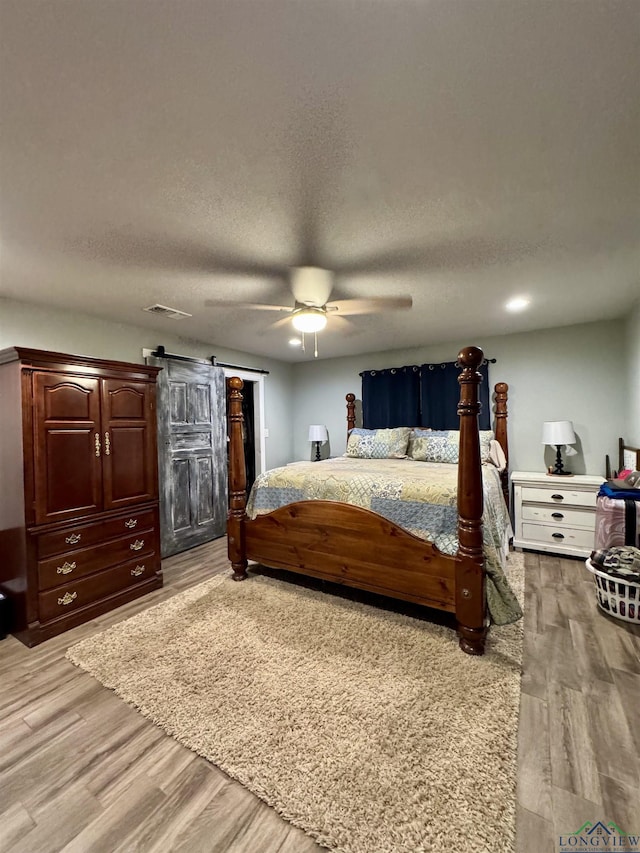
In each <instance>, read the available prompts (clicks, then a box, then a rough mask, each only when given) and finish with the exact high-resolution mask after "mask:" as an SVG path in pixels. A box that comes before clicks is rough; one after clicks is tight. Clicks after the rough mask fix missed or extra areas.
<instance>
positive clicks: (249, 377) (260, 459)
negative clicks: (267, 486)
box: [222, 367, 268, 476]
mask: <svg viewBox="0 0 640 853" xmlns="http://www.w3.org/2000/svg"><path fill="white" fill-rule="evenodd" d="M222 369H223V370H224V375H225V379H228V378H229V377H230V376H237V377H239V378H240V379H242V381H243V382H253V383H255V384H256V385H257V386H258V387H257V391H258V394H257V395H256V394H255V390H256V389H254V395H253V404H254V413H255V414H254V419H255V434H256V437H257V438H258V441H256V443H255V455H256V476H257V475H258V474H264V472H265V471H266V470H267V466H266V454H267V437H268V431H267V429H266V428H265V417H264V380H265V375H264V373H255V372H254V371H253V370H241V369H240V368H237V367H223V368H222Z"/></svg>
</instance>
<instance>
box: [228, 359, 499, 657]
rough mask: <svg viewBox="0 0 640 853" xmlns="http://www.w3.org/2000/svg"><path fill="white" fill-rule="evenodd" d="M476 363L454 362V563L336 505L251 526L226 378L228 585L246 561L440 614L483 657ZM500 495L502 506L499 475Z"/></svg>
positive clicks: (381, 521) (351, 402) (293, 507)
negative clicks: (456, 400) (443, 613)
mask: <svg viewBox="0 0 640 853" xmlns="http://www.w3.org/2000/svg"><path fill="white" fill-rule="evenodd" d="M482 360H483V352H482V350H481V349H479V348H478V347H466V348H465V349H463V350H462V351H461V352H460V353H459V355H458V363H459V365H460V367H461V372H460V376H459V378H458V381H459V383H460V391H461V393H460V403H459V406H458V414H459V416H460V443H459V463H458V472H457V483H458V487H457V515H458V522H457V540H458V550H457V553H456V554H455V555H448V554H445V553H442V551H440V550H439V549H438V548H436V546H435V545H434V544H433V543H432V542H429V541H426V540H424V539H420V538H418V537H417V536H414V535H413V534H412V533H409V532H408V531H407V530H405V529H403V528H402V527H400V526H398V525H397V524H396V523H394V522H393V521H390V520H388V519H387V518H384V517H383V516H381V515H379V514H377V513H376V512H373V511H372V510H369V509H364V508H362V507H360V506H353V505H351V504H348V503H342V502H340V501H334V500H331V501H327V500H300V501H296V502H294V503H289V504H287V505H286V506H282V507H280V508H279V509H276V510H274V511H272V512H268V513H266V514H263V515H258V516H257V517H256V518H253V519H250V518H249V517H248V515H247V512H246V504H247V495H246V477H245V459H244V444H243V438H242V430H243V415H242V393H241V392H242V388H243V382H242V380H241V379H239V378H238V377H232V378H230V379H229V380H228V387H229V432H230V448H229V491H230V508H229V515H228V522H227V533H228V553H229V559H230V561H231V566H232V569H233V578H234V580H238V581H240V580H244V579H245V578H246V577H247V564H248V560H255V561H256V562H258V563H261V564H263V565H265V566H269V567H272V568H279V569H287V570H289V571H293V572H298V573H301V574H304V575H311V576H313V577H316V578H321V579H324V580H328V581H333V582H334V583H339V584H346V585H347V586H352V587H357V588H360V589H364V590H369V591H371V592H374V593H379V594H381V595H386V596H389V597H391V598H398V599H403V600H406V601H412V602H416V603H418V604H421V605H425V606H428V607H433V608H436V609H438V610H444V611H448V612H450V613H452V614H455V617H456V620H457V627H458V635H459V642H460V646H461V648H462V650H463V651H465V652H466V653H467V654H472V655H481V654H483V652H484V645H485V638H486V634H487V628H488V618H487V605H486V588H485V586H486V578H485V570H484V554H483V530H482V526H483V506H484V500H483V485H482V463H481V458H480V440H479V430H478V414H479V411H480V403H479V399H478V392H479V384H480V382H481V379H482V376H481V375H480V373H478V371H477V368H478V366H479V365H480V364H481V363H482ZM507 391H508V386H507V385H506V384H505V383H498V384H497V385H496V386H495V399H496V411H495V415H496V422H495V436H496V440H497V441H498V442H499V443H500V445H501V447H502V449H503V451H504V454H505V457H506V458H507V459H508V445H507ZM346 399H347V429H348V431H350V430H351V429H352V428H354V427H355V396H354V395H353V394H348V395H347V398H346ZM315 464H317V465H321V464H322V463H315ZM502 486H503V491H504V493H505V497H506V495H507V492H506V489H507V475H506V471H505V472H503V475H502Z"/></svg>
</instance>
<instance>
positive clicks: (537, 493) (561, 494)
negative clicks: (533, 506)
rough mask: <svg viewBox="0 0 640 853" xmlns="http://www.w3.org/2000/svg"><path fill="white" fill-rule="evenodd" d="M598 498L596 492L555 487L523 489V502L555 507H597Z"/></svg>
mask: <svg viewBox="0 0 640 853" xmlns="http://www.w3.org/2000/svg"><path fill="white" fill-rule="evenodd" d="M596 497H597V493H596V492H578V491H571V489H563V488H560V487H559V486H553V488H548V489H540V488H535V487H534V486H524V487H523V489H522V500H523V502H524V501H535V502H537V503H546V504H553V505H554V506H560V505H564V504H568V505H570V506H588V507H595V505H596Z"/></svg>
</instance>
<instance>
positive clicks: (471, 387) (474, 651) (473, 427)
mask: <svg viewBox="0 0 640 853" xmlns="http://www.w3.org/2000/svg"><path fill="white" fill-rule="evenodd" d="M483 358H484V354H483V352H482V350H481V349H480V348H479V347H465V349H463V350H461V351H460V353H459V354H458V362H459V364H460V366H461V367H462V372H461V373H460V376H459V377H458V382H459V383H460V403H459V405H458V415H459V416H460V459H459V463H458V555H457V566H456V617H457V620H458V634H459V635H460V647H461V648H462V650H463V651H465V652H467V654H471V655H481V654H483V652H484V641H485V637H486V633H487V627H486V618H485V616H486V614H485V610H486V601H485V579H484V554H483V550H482V512H483V508H484V501H483V494H482V466H481V461H480V436H479V434H478V415H479V413H480V401H479V388H480V383H481V381H482V375H481V374H480V373H479V372H478V367H479V366H480V364H481V363H482V359H483Z"/></svg>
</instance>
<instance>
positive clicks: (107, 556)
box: [38, 529, 156, 589]
mask: <svg viewBox="0 0 640 853" xmlns="http://www.w3.org/2000/svg"><path fill="white" fill-rule="evenodd" d="M155 538H156V534H155V531H154V530H149V529H147V530H141V531H140V532H139V533H134V534H132V535H130V536H126V537H124V538H122V539H112V540H111V541H109V542H104V543H103V544H101V545H96V546H95V547H90V548H81V549H79V550H76V551H68V552H66V553H65V554H58V556H57V557H50V558H49V559H47V560H40V561H39V562H38V581H39V584H38V586H39V589H50V588H51V587H58V586H60V585H61V584H65V583H68V582H69V581H71V580H75V578H77V577H84V576H85V575H90V574H93V572H98V571H100V570H101V569H106V568H107V567H108V566H115V565H117V564H118V563H123V562H124V561H125V560H130V559H132V558H134V557H142V556H145V555H146V554H150V553H152V552H153V551H154V543H155Z"/></svg>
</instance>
